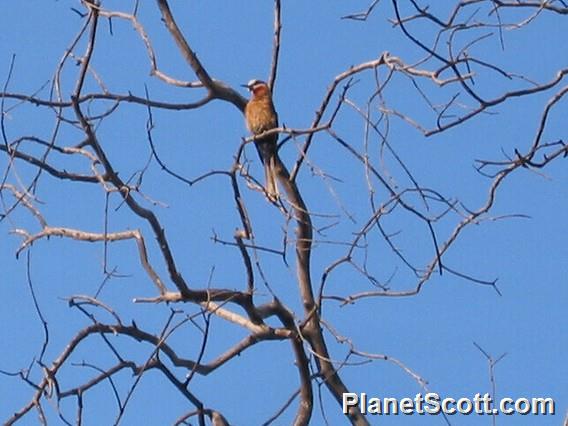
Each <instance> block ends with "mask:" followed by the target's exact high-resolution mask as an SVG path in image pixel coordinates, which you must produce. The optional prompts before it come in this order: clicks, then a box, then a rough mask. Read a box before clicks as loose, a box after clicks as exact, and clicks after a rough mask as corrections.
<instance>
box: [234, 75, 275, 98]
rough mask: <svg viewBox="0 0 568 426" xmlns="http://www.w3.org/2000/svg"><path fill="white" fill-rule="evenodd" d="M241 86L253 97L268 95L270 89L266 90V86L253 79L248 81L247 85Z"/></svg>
mask: <svg viewBox="0 0 568 426" xmlns="http://www.w3.org/2000/svg"><path fill="white" fill-rule="evenodd" d="M241 86H242V87H246V88H247V89H249V91H250V92H251V94H252V95H253V96H255V97H257V96H264V95H269V94H270V89H269V88H268V84H266V83H265V82H264V81H262V80H256V79H253V80H251V81H249V82H248V83H247V84H241Z"/></svg>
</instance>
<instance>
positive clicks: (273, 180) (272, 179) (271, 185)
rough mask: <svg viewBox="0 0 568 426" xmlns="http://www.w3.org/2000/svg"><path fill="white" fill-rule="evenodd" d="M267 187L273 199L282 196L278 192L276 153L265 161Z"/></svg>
mask: <svg viewBox="0 0 568 426" xmlns="http://www.w3.org/2000/svg"><path fill="white" fill-rule="evenodd" d="M264 178H265V189H266V193H267V195H268V198H270V200H271V201H276V200H278V198H279V197H280V194H279V193H278V184H277V182H278V179H277V174H276V155H271V156H269V157H268V158H267V159H266V161H264Z"/></svg>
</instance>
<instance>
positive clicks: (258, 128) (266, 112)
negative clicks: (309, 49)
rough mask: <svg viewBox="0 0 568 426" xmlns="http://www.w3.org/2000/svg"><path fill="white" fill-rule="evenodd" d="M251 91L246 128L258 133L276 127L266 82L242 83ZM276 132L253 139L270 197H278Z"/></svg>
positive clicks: (272, 105)
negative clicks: (262, 165) (262, 166)
mask: <svg viewBox="0 0 568 426" xmlns="http://www.w3.org/2000/svg"><path fill="white" fill-rule="evenodd" d="M243 87H246V88H248V89H249V91H250V92H251V98H250V100H249V101H248V103H247V105H246V107H245V120H246V125H247V128H248V130H249V131H250V132H251V133H252V134H253V135H260V134H261V133H264V132H266V131H267V130H270V129H274V128H276V127H278V115H277V114H276V111H275V109H274V104H273V103H272V94H271V93H270V88H269V87H268V84H266V83H265V82H264V81H260V80H251V81H249V82H248V83H247V84H243ZM277 141H278V134H277V133H275V134H273V135H269V136H264V137H262V138H259V139H256V140H255V141H254V143H255V145H256V149H257V151H258V155H259V156H260V160H261V161H262V163H263V164H264V175H265V182H266V183H265V186H266V192H267V194H268V196H269V198H270V199H272V200H273V201H274V200H277V199H278V186H277V185H276V182H277V180H276V159H277V155H278V154H277V149H278V146H277V144H276V142H277Z"/></svg>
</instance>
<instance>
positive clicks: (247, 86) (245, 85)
mask: <svg viewBox="0 0 568 426" xmlns="http://www.w3.org/2000/svg"><path fill="white" fill-rule="evenodd" d="M241 87H246V88H247V89H250V87H249V85H248V84H241Z"/></svg>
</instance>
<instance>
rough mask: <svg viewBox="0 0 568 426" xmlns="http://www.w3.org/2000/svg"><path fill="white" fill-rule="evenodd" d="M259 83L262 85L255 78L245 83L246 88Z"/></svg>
mask: <svg viewBox="0 0 568 426" xmlns="http://www.w3.org/2000/svg"><path fill="white" fill-rule="evenodd" d="M259 83H262V81H260V80H257V79H256V78H253V79H252V80H250V81H249V82H248V83H247V86H248V87H253V86H256V85H257V84H259Z"/></svg>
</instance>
